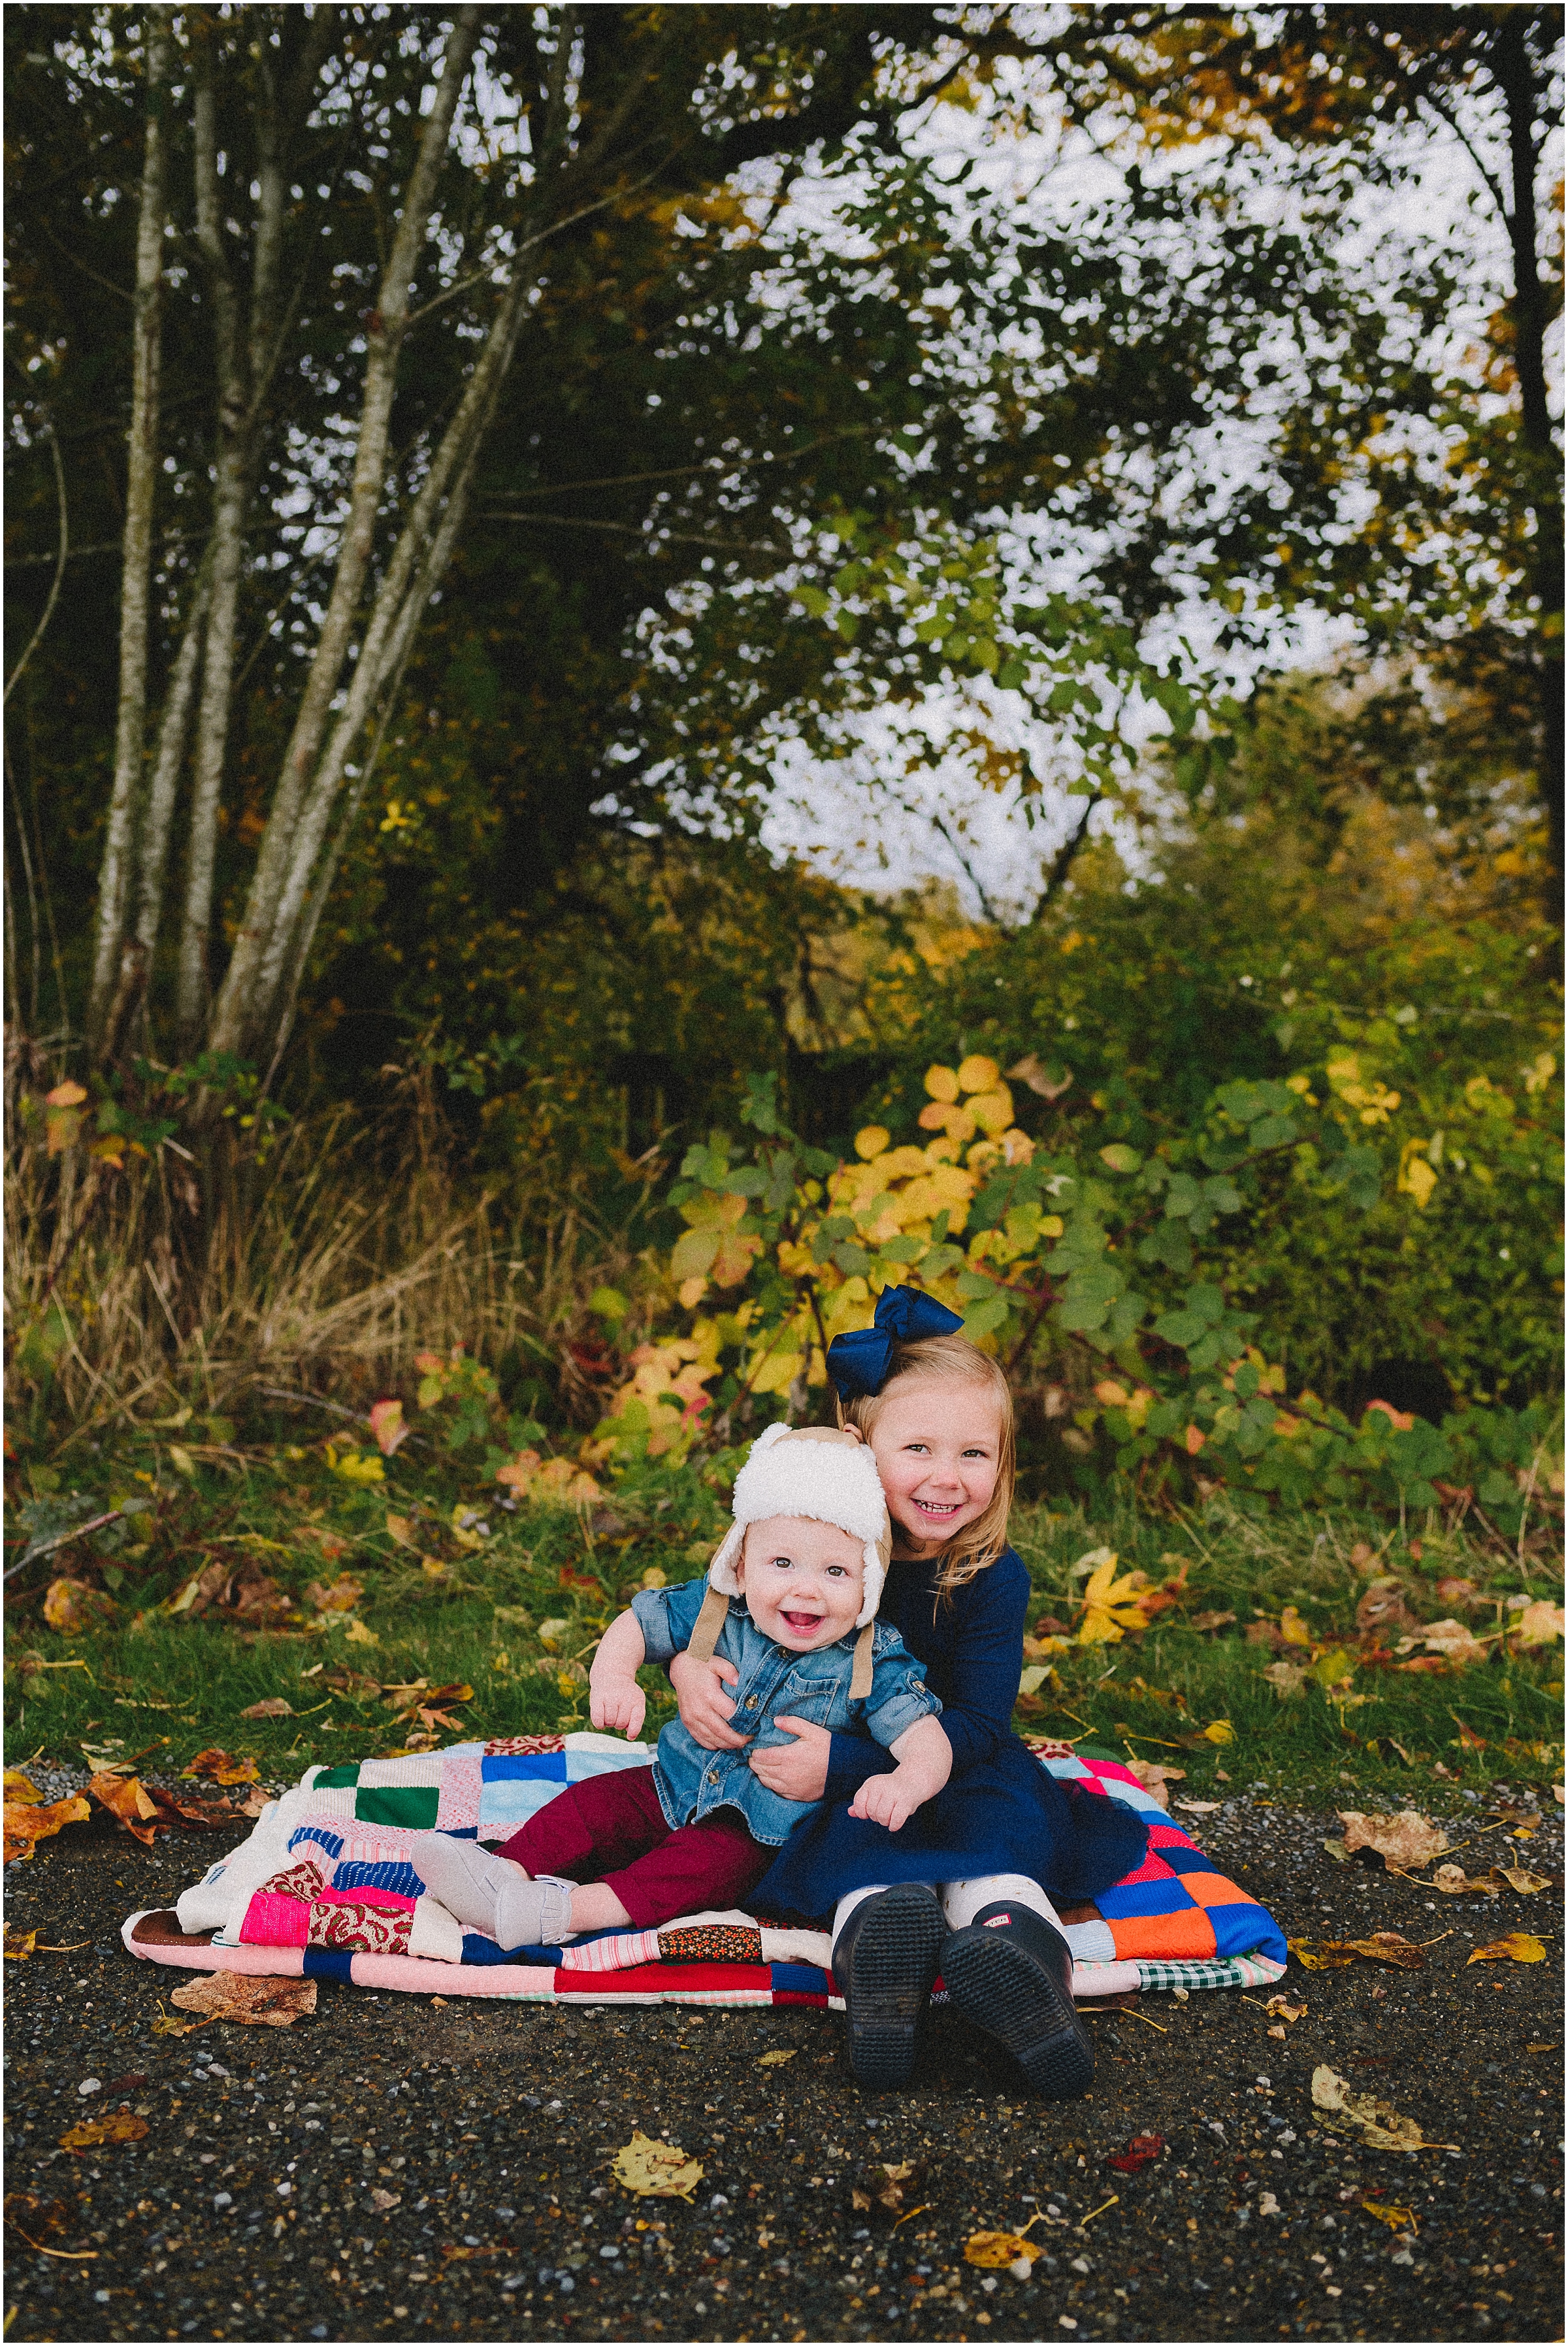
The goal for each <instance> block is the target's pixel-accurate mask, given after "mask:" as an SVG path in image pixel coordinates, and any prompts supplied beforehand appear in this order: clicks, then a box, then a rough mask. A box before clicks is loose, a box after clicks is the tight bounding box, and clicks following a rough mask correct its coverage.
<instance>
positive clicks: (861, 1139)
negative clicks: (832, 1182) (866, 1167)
mask: <svg viewBox="0 0 1568 2346" xmlns="http://www.w3.org/2000/svg"><path fill="white" fill-rule="evenodd" d="M891 1138H892V1134H891V1132H890V1131H889V1130H888V1128H887V1126H886V1125H885V1124H868V1125H867V1126H866V1127H865V1129H864V1130H863V1131H861V1132H857V1133H856V1135H855V1154H856V1156H857V1157H863V1158H865V1160H866V1162H867V1163H868V1164H870V1163H871V1160H872V1158H877V1157H881V1156H883V1155H885V1153H886V1150H887V1147H888V1143H889V1142H890V1141H891Z"/></svg>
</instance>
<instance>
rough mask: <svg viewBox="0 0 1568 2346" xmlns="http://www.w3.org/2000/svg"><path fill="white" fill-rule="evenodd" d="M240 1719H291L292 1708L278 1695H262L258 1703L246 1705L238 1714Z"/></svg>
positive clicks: (291, 1705)
mask: <svg viewBox="0 0 1568 2346" xmlns="http://www.w3.org/2000/svg"><path fill="white" fill-rule="evenodd" d="M239 1716H240V1718H241V1719H292V1718H293V1716H294V1706H293V1704H292V1703H291V1702H286V1701H285V1700H284V1698H283V1697H282V1696H281V1695H280V1694H269V1695H264V1696H263V1697H262V1698H261V1700H260V1702H252V1703H248V1704H247V1705H246V1707H245V1709H243V1710H242V1711H241V1712H240V1714H239Z"/></svg>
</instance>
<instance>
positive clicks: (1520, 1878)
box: [1492, 1865, 1552, 1898]
mask: <svg viewBox="0 0 1568 2346" xmlns="http://www.w3.org/2000/svg"><path fill="white" fill-rule="evenodd" d="M1492 1872H1494V1873H1501V1874H1502V1878H1503V1880H1504V1882H1507V1884H1508V1886H1509V1888H1510V1889H1511V1890H1517V1891H1518V1892H1519V1894H1520V1896H1521V1897H1522V1898H1533V1897H1534V1895H1535V1893H1536V1892H1537V1891H1538V1890H1550V1889H1551V1887H1552V1876H1551V1875H1550V1874H1549V1873H1532V1872H1529V1871H1528V1869H1527V1868H1526V1867H1524V1866H1522V1865H1494V1866H1493V1867H1492Z"/></svg>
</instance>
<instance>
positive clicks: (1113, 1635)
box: [1078, 1551, 1150, 1646]
mask: <svg viewBox="0 0 1568 2346" xmlns="http://www.w3.org/2000/svg"><path fill="white" fill-rule="evenodd" d="M1149 1586H1150V1581H1149V1576H1148V1575H1147V1573H1146V1572H1127V1573H1124V1574H1123V1575H1122V1577H1121V1578H1120V1579H1119V1580H1118V1579H1117V1577H1116V1557H1115V1552H1114V1551H1107V1552H1106V1554H1105V1562H1104V1563H1103V1564H1101V1565H1100V1566H1097V1568H1096V1569H1095V1572H1094V1573H1093V1575H1092V1576H1091V1577H1090V1579H1089V1581H1088V1582H1087V1584H1086V1586H1085V1587H1084V1597H1083V1606H1082V1611H1083V1618H1082V1620H1081V1621H1080V1622H1079V1624H1078V1643H1079V1644H1080V1645H1081V1646H1115V1645H1118V1644H1120V1642H1121V1640H1122V1638H1123V1637H1125V1634H1126V1632H1127V1631H1128V1630H1129V1629H1146V1628H1147V1627H1148V1626H1149V1617H1148V1615H1147V1614H1146V1613H1145V1611H1144V1608H1143V1606H1142V1604H1141V1603H1140V1602H1139V1599H1140V1597H1141V1596H1144V1595H1145V1593H1146V1592H1147V1590H1148V1589H1149Z"/></svg>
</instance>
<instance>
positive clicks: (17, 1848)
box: [5, 1792, 93, 1865]
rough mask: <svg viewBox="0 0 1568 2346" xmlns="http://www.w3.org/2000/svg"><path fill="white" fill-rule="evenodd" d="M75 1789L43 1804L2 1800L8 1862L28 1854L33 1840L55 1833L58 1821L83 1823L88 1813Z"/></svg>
mask: <svg viewBox="0 0 1568 2346" xmlns="http://www.w3.org/2000/svg"><path fill="white" fill-rule="evenodd" d="M92 1813H93V1812H92V1811H91V1809H89V1808H88V1806H87V1802H86V1800H83V1798H82V1796H81V1794H80V1793H79V1792H72V1793H71V1794H70V1795H69V1796H68V1797H67V1798H66V1800H52V1801H50V1802H49V1803H48V1805H47V1806H45V1805H44V1804H43V1803H42V1802H34V1801H28V1802H27V1803H26V1804H25V1806H22V1805H18V1806H15V1807H13V1806H12V1805H11V1804H10V1803H9V1802H7V1803H6V1806H5V1863H6V1864H7V1865H10V1864H11V1863H12V1862H14V1861H15V1859H17V1858H19V1857H31V1856H32V1854H33V1849H34V1844H35V1843H36V1842H37V1841H46V1840H47V1839H48V1838H49V1836H50V1834H51V1833H57V1832H58V1831H59V1830H60V1827H61V1826H62V1825H76V1824H84V1823H85V1822H86V1821H87V1818H88V1817H90V1816H91V1815H92Z"/></svg>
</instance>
